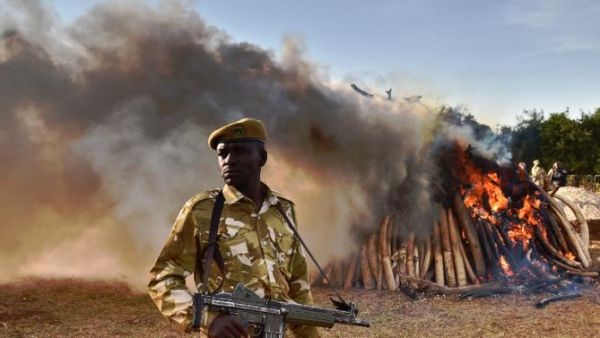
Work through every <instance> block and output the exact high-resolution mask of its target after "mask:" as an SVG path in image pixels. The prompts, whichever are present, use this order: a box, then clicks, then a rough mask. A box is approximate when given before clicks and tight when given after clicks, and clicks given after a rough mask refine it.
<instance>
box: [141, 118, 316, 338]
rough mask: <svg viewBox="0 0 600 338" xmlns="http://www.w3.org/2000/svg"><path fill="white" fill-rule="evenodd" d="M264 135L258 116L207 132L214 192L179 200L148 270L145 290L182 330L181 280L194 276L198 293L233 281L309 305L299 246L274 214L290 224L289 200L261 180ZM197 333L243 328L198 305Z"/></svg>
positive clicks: (184, 299) (310, 331)
mask: <svg viewBox="0 0 600 338" xmlns="http://www.w3.org/2000/svg"><path fill="white" fill-rule="evenodd" d="M266 139H267V135H266V131H265V128H264V125H263V124H262V122H261V121H259V120H255V119H249V118H245V119H242V120H239V121H237V122H234V123H231V124H228V125H226V126H223V127H221V128H219V129H217V130H215V131H214V132H213V133H212V134H211V135H210V136H209V138H208V144H209V146H210V147H211V148H212V149H214V150H216V152H217V157H218V163H219V167H220V170H221V176H222V177H223V180H224V181H225V185H224V187H223V189H222V190H211V191H207V192H204V193H201V194H198V195H196V196H194V197H192V198H191V199H190V200H188V201H187V203H185V205H184V206H183V208H182V209H181V211H180V212H179V216H177V219H176V221H175V224H174V225H173V228H172V230H171V233H170V235H169V236H168V238H167V241H166V243H165V245H164V247H163V249H162V251H161V253H160V255H159V256H158V259H157V260H156V263H155V265H154V267H153V268H152V269H151V271H150V275H151V278H150V283H149V284H148V287H149V294H150V296H151V297H152V300H153V301H154V303H155V304H156V306H157V307H158V309H159V310H160V311H161V312H162V314H163V315H164V316H166V317H167V318H169V319H170V320H171V321H173V322H175V323H176V324H178V325H179V326H180V327H182V328H183V329H185V330H187V331H189V330H191V329H192V327H191V326H192V296H191V293H190V291H189V290H188V288H187V287H186V285H185V278H186V277H187V276H190V275H191V274H194V280H195V283H196V285H197V288H198V290H199V291H201V290H203V289H204V287H205V286H207V287H208V290H209V291H216V290H217V289H219V286H221V289H220V290H222V291H225V292H232V291H233V288H234V287H235V285H236V284H237V283H238V282H241V283H243V284H244V285H245V286H247V287H248V288H250V289H251V290H252V291H254V292H255V293H256V294H257V295H259V296H261V297H265V298H270V299H274V300H279V301H294V302H297V303H301V304H311V303H312V295H311V292H310V288H309V284H308V271H307V264H306V258H305V255H304V250H303V248H302V247H301V246H300V243H299V241H298V240H297V239H296V238H295V237H294V235H293V232H292V231H291V230H290V229H289V225H288V224H287V223H286V221H285V220H284V218H283V217H282V215H281V212H285V213H286V214H287V216H288V218H289V219H290V220H291V222H292V223H294V226H295V223H296V217H295V211H294V204H293V203H292V202H291V201H290V200H288V199H286V198H284V197H282V196H281V195H280V194H278V193H276V192H274V191H273V190H271V189H270V188H269V187H268V186H267V185H266V184H264V183H262V182H261V179H260V173H261V168H262V167H263V166H264V165H265V163H266V161H267V152H266V151H265V146H264V142H265V141H266ZM220 191H222V195H223V198H224V204H223V209H222V212H221V218H220V221H219V225H218V232H217V234H218V235H217V244H218V248H217V250H215V256H214V257H215V258H216V257H217V256H220V257H221V258H222V263H223V264H220V265H221V266H222V267H223V268H224V271H221V272H222V273H220V271H219V268H218V267H217V266H215V265H212V267H211V272H210V275H209V277H208V283H207V285H203V282H202V271H200V270H202V266H201V265H200V264H198V261H199V260H200V259H201V258H202V256H201V255H202V253H203V252H204V249H205V248H206V247H207V243H208V238H209V232H210V231H209V229H210V223H211V215H212V211H213V206H214V205H215V201H216V200H217V196H218V194H219V192H220ZM290 329H291V330H292V331H293V332H294V334H295V335H296V336H298V337H318V336H319V333H318V331H317V329H316V328H315V327H309V326H297V327H290ZM200 333H201V336H209V337H246V336H247V335H248V328H246V327H244V325H243V324H242V323H241V322H240V321H239V320H238V319H237V318H235V317H233V316H230V315H225V314H220V313H215V312H209V311H206V310H204V311H203V313H202V323H201V326H200Z"/></svg>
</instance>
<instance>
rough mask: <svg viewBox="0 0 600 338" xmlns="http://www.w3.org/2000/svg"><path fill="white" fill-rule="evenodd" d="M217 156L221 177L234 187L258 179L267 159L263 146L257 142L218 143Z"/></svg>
mask: <svg viewBox="0 0 600 338" xmlns="http://www.w3.org/2000/svg"><path fill="white" fill-rule="evenodd" d="M217 156H218V159H219V168H220V169H221V177H223V180H224V181H225V183H227V184H229V185H232V186H234V187H243V186H245V185H246V184H248V182H250V181H251V180H254V179H257V178H258V179H260V170H261V168H262V166H263V165H264V164H265V162H266V159H267V153H266V152H265V150H264V146H263V144H262V143H259V142H235V143H219V144H218V145H217Z"/></svg>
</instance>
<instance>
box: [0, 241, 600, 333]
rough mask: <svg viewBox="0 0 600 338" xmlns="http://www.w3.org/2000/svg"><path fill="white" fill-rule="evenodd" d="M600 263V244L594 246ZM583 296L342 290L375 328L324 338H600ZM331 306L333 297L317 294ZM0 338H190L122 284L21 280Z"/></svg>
mask: <svg viewBox="0 0 600 338" xmlns="http://www.w3.org/2000/svg"><path fill="white" fill-rule="evenodd" d="M592 256H593V257H594V259H596V258H598V257H600V241H598V240H596V241H594V243H593V247H592ZM583 293H584V295H583V297H581V298H578V299H575V300H569V301H563V302H558V303H553V304H550V305H548V306H547V307H546V308H544V309H537V308H535V306H534V304H535V303H536V302H537V301H539V300H541V299H542V298H545V297H547V296H548V295H546V294H537V295H533V296H525V295H503V296H497V297H490V298H482V299H475V300H459V299H458V298H456V297H455V296H447V297H440V296H436V297H433V296H427V297H424V298H422V299H419V300H416V301H414V300H410V299H409V298H407V297H406V296H404V295H403V294H400V293H397V294H391V293H389V292H387V291H366V292H365V291H358V290H350V291H344V292H343V295H344V296H345V298H347V299H350V300H353V301H355V302H356V303H357V304H358V308H359V309H360V310H361V312H360V317H361V318H364V319H368V320H370V321H371V324H372V327H371V328H369V329H367V328H362V327H351V326H343V325H338V326H335V327H334V328H333V329H322V330H321V332H322V334H323V336H324V337H355V338H357V337H594V336H596V337H598V336H599V329H600V285H598V283H596V284H595V285H590V286H589V287H587V288H586V289H585V290H584V292H583ZM314 295H315V302H316V303H317V304H320V305H323V306H329V304H328V302H329V301H328V299H329V296H330V294H329V291H328V290H327V289H323V288H317V289H315V290H314ZM0 337H192V335H183V334H180V333H178V332H177V331H175V330H174V328H173V327H172V326H171V325H170V324H169V323H168V322H167V320H165V319H163V318H162V317H161V315H160V314H159V312H158V311H157V310H156V308H155V307H154V304H153V303H152V302H151V300H150V298H149V297H148V296H147V295H145V294H142V293H139V292H133V291H131V290H130V289H129V288H128V287H127V286H126V285H125V284H122V283H118V282H101V281H82V280H73V279H62V280H40V279H37V280H23V281H21V282H16V283H12V284H5V285H0Z"/></svg>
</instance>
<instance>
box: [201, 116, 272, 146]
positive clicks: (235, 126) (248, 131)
mask: <svg viewBox="0 0 600 338" xmlns="http://www.w3.org/2000/svg"><path fill="white" fill-rule="evenodd" d="M266 140H267V131H266V130H265V126H264V124H263V123H262V122H261V121H260V120H257V119H251V118H244V119H241V120H239V121H235V122H233V123H230V124H227V125H224V126H223V127H221V128H219V129H217V130H215V131H213V132H212V133H210V136H209V137H208V146H209V147H211V148H212V149H217V144H219V142H244V141H259V142H265V141H266Z"/></svg>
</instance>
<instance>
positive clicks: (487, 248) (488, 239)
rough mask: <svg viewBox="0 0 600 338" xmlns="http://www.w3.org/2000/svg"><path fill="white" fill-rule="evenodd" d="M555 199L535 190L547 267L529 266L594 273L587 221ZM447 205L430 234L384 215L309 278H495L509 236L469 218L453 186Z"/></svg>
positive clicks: (364, 283)
mask: <svg viewBox="0 0 600 338" xmlns="http://www.w3.org/2000/svg"><path fill="white" fill-rule="evenodd" d="M555 198H556V199H557V200H555V199H554V198H552V197H550V196H549V195H548V194H547V193H545V192H542V201H543V206H542V209H543V210H544V211H543V212H545V213H546V214H547V217H545V219H546V220H547V221H546V222H545V223H548V224H542V226H544V228H545V235H544V234H543V233H542V231H541V229H540V228H539V227H536V228H535V233H534V236H533V238H532V239H531V241H532V242H533V243H532V245H535V246H536V248H537V250H538V252H539V253H540V254H541V255H542V256H543V257H544V259H545V261H546V262H547V263H548V264H549V266H550V269H542V270H543V271H539V272H536V273H540V274H542V276H540V278H542V277H543V278H545V279H546V280H551V279H552V278H557V277H559V276H561V275H562V276H564V275H578V276H585V277H591V278H595V277H598V272H597V271H590V270H589V269H586V268H588V267H589V266H590V264H591V262H592V261H591V258H590V254H589V250H588V246H589V231H588V225H587V223H586V221H585V219H584V218H583V215H582V212H581V210H580V209H579V208H578V207H577V206H576V205H575V204H574V203H572V202H570V201H569V200H567V199H565V198H564V197H561V196H555ZM449 204H450V206H448V207H442V206H441V205H440V207H439V209H440V211H439V217H438V218H437V221H436V222H435V225H434V226H433V227H432V231H431V233H430V234H429V235H425V236H423V237H421V238H420V237H417V236H415V234H408V235H405V236H401V235H400V234H399V233H400V231H399V227H398V226H397V224H396V221H394V217H392V216H390V215H387V216H384V217H383V219H382V221H381V223H380V225H379V227H378V230H377V231H376V232H375V233H372V234H370V236H368V237H367V238H365V239H364V241H363V242H362V243H360V246H357V247H356V248H355V251H354V252H353V253H352V254H351V255H348V256H347V257H345V258H342V259H334V260H332V261H331V262H330V263H329V264H328V265H326V267H325V269H324V271H325V276H326V278H324V277H323V276H320V275H319V274H317V273H315V274H313V278H312V285H323V284H327V283H332V284H333V285H335V286H343V287H344V288H351V287H353V288H364V289H378V290H384V289H385V290H391V291H394V290H397V289H398V288H403V289H405V288H410V289H417V288H420V287H423V286H428V287H435V288H437V290H438V291H440V290H441V291H442V292H445V293H452V292H453V290H466V289H468V288H469V287H473V286H478V285H481V284H486V283H490V282H493V281H494V280H495V279H497V278H498V277H500V278H501V277H502V276H499V275H498V273H499V272H498V271H501V270H500V262H499V260H500V258H501V256H504V257H506V256H507V251H506V250H511V245H514V243H511V242H510V241H511V240H510V238H508V237H507V236H506V233H504V234H503V233H502V231H501V230H499V229H498V228H497V227H496V226H495V225H494V224H492V223H489V222H487V221H484V220H481V219H473V218H472V217H471V215H470V214H469V212H468V211H467V210H466V208H465V206H464V204H463V200H462V198H461V197H460V195H459V194H458V193H454V194H453V196H452V198H451V202H450V203H449ZM561 204H564V205H566V206H567V207H568V208H570V209H571V210H572V211H573V213H574V214H575V216H576V219H577V220H576V222H574V223H571V222H570V221H568V219H567V217H566V215H565V213H564V210H563V207H562V205H561ZM576 228H578V230H576ZM567 253H569V254H567Z"/></svg>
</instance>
